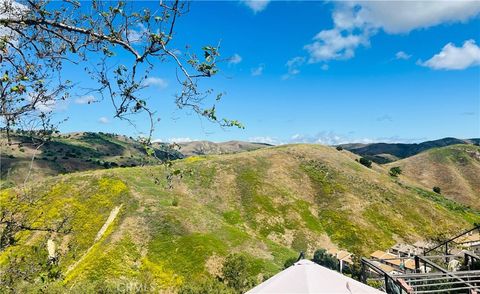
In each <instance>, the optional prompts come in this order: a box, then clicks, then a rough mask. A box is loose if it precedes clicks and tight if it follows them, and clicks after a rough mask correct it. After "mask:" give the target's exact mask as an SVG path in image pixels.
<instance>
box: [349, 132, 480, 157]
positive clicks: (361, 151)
mask: <svg viewBox="0 0 480 294" xmlns="http://www.w3.org/2000/svg"><path fill="white" fill-rule="evenodd" d="M479 143H480V139H466V140H462V139H456V138H443V139H439V140H434V141H426V142H422V143H418V144H417V143H414V144H405V143H372V144H343V145H341V146H342V147H343V148H345V149H347V150H349V151H351V152H353V153H355V154H358V155H361V156H364V157H367V158H368V159H370V160H372V161H374V162H377V163H388V162H392V161H395V160H398V159H402V158H406V157H410V156H413V155H415V154H418V153H420V152H423V151H425V150H429V149H432V148H437V147H444V146H450V145H455V144H479Z"/></svg>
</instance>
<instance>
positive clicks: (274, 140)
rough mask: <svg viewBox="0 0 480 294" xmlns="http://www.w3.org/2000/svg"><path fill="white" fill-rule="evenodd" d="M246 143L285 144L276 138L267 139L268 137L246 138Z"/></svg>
mask: <svg viewBox="0 0 480 294" xmlns="http://www.w3.org/2000/svg"><path fill="white" fill-rule="evenodd" d="M248 141H249V142H253V143H266V144H270V145H282V144H286V143H285V142H284V141H281V140H279V139H278V138H275V137H269V136H257V137H250V138H248Z"/></svg>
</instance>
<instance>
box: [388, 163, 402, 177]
mask: <svg viewBox="0 0 480 294" xmlns="http://www.w3.org/2000/svg"><path fill="white" fill-rule="evenodd" d="M389 174H390V175H391V176H392V177H398V176H399V175H400V174H402V169H401V168H400V167H399V166H394V167H392V168H391V169H390V171H389Z"/></svg>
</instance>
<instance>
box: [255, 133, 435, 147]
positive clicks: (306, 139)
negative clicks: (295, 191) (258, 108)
mask: <svg viewBox="0 0 480 294" xmlns="http://www.w3.org/2000/svg"><path fill="white" fill-rule="evenodd" d="M354 133H355V132H348V134H340V133H337V132H334V131H322V132H318V133H317V134H315V135H308V134H300V133H298V134H294V135H293V136H290V137H289V138H284V139H282V138H278V137H270V136H258V137H251V138H249V139H248V141H250V142H260V143H268V144H272V145H282V144H297V143H303V144H322V145H339V144H347V143H363V144H370V143H379V142H382V143H418V142H423V141H426V140H428V138H424V137H422V138H403V137H399V136H392V137H379V138H367V137H363V138H362V137H355V136H354Z"/></svg>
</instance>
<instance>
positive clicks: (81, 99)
mask: <svg viewBox="0 0 480 294" xmlns="http://www.w3.org/2000/svg"><path fill="white" fill-rule="evenodd" d="M93 102H96V99H95V97H94V96H93V95H85V96H81V97H78V98H77V99H75V104H91V103H93Z"/></svg>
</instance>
